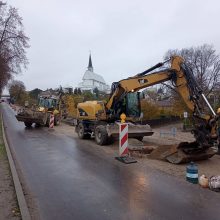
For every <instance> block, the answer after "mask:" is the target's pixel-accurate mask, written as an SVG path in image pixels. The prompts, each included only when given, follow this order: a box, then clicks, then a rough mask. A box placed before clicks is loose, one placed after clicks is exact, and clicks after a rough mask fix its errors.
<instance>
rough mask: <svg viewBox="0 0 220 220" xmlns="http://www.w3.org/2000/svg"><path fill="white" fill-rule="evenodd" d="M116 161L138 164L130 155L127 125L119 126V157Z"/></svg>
mask: <svg viewBox="0 0 220 220" xmlns="http://www.w3.org/2000/svg"><path fill="white" fill-rule="evenodd" d="M115 159H117V160H119V161H120V162H123V163H126V164H129V163H136V162H137V161H136V160H135V159H134V158H132V157H130V155H129V151H128V124H127V123H121V124H119V157H115Z"/></svg>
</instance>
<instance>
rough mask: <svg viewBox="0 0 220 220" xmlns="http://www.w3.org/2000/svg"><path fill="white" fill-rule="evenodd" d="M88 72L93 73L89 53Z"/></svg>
mask: <svg viewBox="0 0 220 220" xmlns="http://www.w3.org/2000/svg"><path fill="white" fill-rule="evenodd" d="M88 70H89V71H91V72H93V66H92V58H91V53H90V55H89V65H88Z"/></svg>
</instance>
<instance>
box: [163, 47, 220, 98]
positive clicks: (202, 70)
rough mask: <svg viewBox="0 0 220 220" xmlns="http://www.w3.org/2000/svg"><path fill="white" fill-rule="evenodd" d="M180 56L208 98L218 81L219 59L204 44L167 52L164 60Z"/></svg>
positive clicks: (219, 71)
mask: <svg viewBox="0 0 220 220" xmlns="http://www.w3.org/2000/svg"><path fill="white" fill-rule="evenodd" d="M172 55H180V56H182V57H183V58H184V59H185V62H186V63H187V65H188V66H189V67H190V68H191V69H192V70H193V73H194V75H195V77H196V79H197V81H198V83H199V85H200V86H201V88H202V90H203V91H204V93H205V94H206V95H207V96H208V95H209V94H210V93H211V92H212V91H213V90H214V89H215V88H216V86H217V85H218V83H219V81H220V57H219V55H217V54H216V51H215V49H214V48H213V46H211V45H208V44H204V45H202V46H199V47H191V48H184V49H181V50H177V49H176V50H169V51H168V52H167V53H166V55H165V59H167V58H168V57H170V56H172Z"/></svg>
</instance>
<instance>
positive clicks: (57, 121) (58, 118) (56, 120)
mask: <svg viewBox="0 0 220 220" xmlns="http://www.w3.org/2000/svg"><path fill="white" fill-rule="evenodd" d="M59 124H60V117H59V116H57V115H55V116H54V125H55V126H56V125H59Z"/></svg>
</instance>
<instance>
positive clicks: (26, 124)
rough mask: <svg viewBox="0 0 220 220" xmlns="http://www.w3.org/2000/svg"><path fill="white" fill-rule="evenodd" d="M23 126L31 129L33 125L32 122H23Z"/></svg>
mask: <svg viewBox="0 0 220 220" xmlns="http://www.w3.org/2000/svg"><path fill="white" fill-rule="evenodd" d="M24 124H25V126H26V127H27V128H31V126H32V124H33V123H32V122H24Z"/></svg>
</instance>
